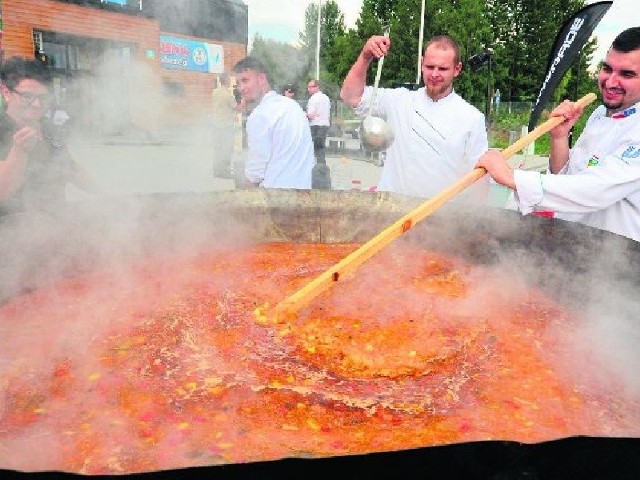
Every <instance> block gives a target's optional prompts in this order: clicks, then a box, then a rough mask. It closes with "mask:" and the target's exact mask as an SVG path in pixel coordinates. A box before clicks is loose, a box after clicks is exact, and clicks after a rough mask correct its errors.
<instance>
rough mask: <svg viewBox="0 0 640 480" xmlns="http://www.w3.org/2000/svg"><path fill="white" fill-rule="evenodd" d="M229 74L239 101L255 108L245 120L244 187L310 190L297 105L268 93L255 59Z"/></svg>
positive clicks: (309, 148) (309, 160)
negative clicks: (239, 95)
mask: <svg viewBox="0 0 640 480" xmlns="http://www.w3.org/2000/svg"><path fill="white" fill-rule="evenodd" d="M233 71H234V73H235V74H236V79H237V81H238V84H239V91H240V94H241V95H242V98H243V100H244V101H245V102H246V103H247V104H254V105H255V107H254V108H253V109H252V111H251V113H250V114H249V117H248V118H247V145H248V150H249V152H248V158H247V161H246V163H245V176H246V177H247V179H248V182H249V183H248V184H247V186H261V187H265V188H297V189H308V188H311V169H312V168H313V163H314V162H313V143H312V141H311V131H310V129H309V123H308V122H307V119H306V117H305V114H304V111H303V110H302V108H301V107H300V105H298V103H297V102H295V101H294V100H292V99H290V98H287V97H285V96H284V95H278V94H277V93H276V92H275V91H273V90H272V88H271V85H270V83H269V77H268V74H267V71H266V69H265V67H264V65H263V64H262V62H261V61H260V60H258V59H257V58H254V57H250V56H249V57H246V58H244V59H242V60H240V61H239V62H238V63H236V65H235V66H234V68H233Z"/></svg>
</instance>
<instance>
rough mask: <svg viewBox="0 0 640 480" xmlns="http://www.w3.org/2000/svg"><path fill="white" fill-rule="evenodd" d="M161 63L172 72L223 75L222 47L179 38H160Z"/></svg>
mask: <svg viewBox="0 0 640 480" xmlns="http://www.w3.org/2000/svg"><path fill="white" fill-rule="evenodd" d="M160 63H161V65H162V67H163V68H167V69H171V70H188V71H195V72H208V73H223V72H224V50H223V48H222V45H214V44H211V43H204V42H197V41H194V40H186V39H184V38H177V37H167V36H161V37H160Z"/></svg>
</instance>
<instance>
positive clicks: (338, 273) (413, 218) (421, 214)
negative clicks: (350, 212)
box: [275, 93, 596, 316]
mask: <svg viewBox="0 0 640 480" xmlns="http://www.w3.org/2000/svg"><path fill="white" fill-rule="evenodd" d="M595 99H596V95H595V94H593V93H589V94H587V95H585V96H584V97H582V98H581V99H580V100H578V101H577V102H576V103H577V104H579V105H581V106H583V107H584V106H586V105H588V104H589V103H591V102H593V101H594V100H595ZM563 121H564V118H563V117H552V118H550V119H548V120H547V121H545V122H544V123H542V124H541V125H540V126H538V127H537V128H535V129H533V130H532V131H531V132H529V133H528V134H527V135H525V136H524V137H522V138H520V139H519V140H517V141H515V142H514V143H513V144H512V145H510V146H509V147H507V148H505V149H504V150H502V152H501V153H502V155H503V156H504V158H505V160H507V159H508V158H509V157H511V156H513V155H514V154H515V153H516V152H519V151H520V150H522V149H523V148H524V147H526V146H527V145H528V144H529V143H531V142H532V141H534V140H535V139H537V138H538V137H541V136H542V135H544V134H545V133H547V132H548V131H549V130H551V129H552V128H554V127H555V126H557V125H559V124H560V123H562V122H563ZM486 173H487V171H486V170H485V169H484V168H476V169H474V170H472V171H471V172H470V173H468V174H467V175H465V176H464V177H462V178H461V179H460V180H458V181H457V182H455V183H454V184H452V185H451V186H449V187H447V188H445V189H444V190H442V191H441V192H440V193H439V194H438V195H436V196H435V197H432V198H430V199H429V200H427V201H425V202H424V203H422V204H421V205H419V206H418V207H417V208H415V209H414V210H412V211H410V212H409V213H407V214H406V215H404V216H403V217H402V218H400V219H399V220H398V221H396V222H395V223H393V224H392V225H390V226H389V227H387V228H386V229H384V230H383V231H382V232H380V233H379V234H378V235H376V236H375V237H373V238H372V239H371V240H369V241H368V242H367V243H365V244H363V245H362V246H361V247H360V248H358V249H357V250H355V251H353V252H352V253H350V254H349V255H347V256H346V257H344V258H343V259H342V260H340V261H339V262H338V263H336V264H335V265H334V266H333V267H331V268H329V269H328V270H326V271H324V272H323V273H322V274H320V275H319V276H318V277H316V278H315V279H314V280H312V281H311V282H309V283H307V284H306V285H305V286H304V287H302V288H301V289H300V290H298V291H297V292H295V293H294V294H293V295H291V296H289V297H287V298H285V299H284V300H283V301H281V302H280V303H279V304H277V305H276V307H275V311H276V316H278V315H280V314H284V315H287V314H295V312H297V311H298V310H299V309H300V308H302V307H304V306H305V305H307V304H308V303H309V302H310V301H311V300H313V299H314V298H315V297H317V296H318V295H320V294H321V293H322V292H324V291H325V290H326V289H328V288H329V287H330V286H331V285H333V284H334V283H336V282H338V281H339V280H341V278H342V277H343V276H344V275H347V274H348V273H350V272H352V271H353V270H355V269H356V268H357V267H359V266H360V265H362V264H363V263H364V262H365V261H367V260H368V259H369V258H371V257H372V256H373V255H375V254H376V253H378V252H379V251H380V250H381V249H382V248H384V247H385V246H387V245H388V244H390V243H391V242H392V241H393V240H395V239H396V238H398V237H399V236H400V235H402V234H403V233H405V232H406V231H408V230H409V229H411V228H412V227H413V226H414V225H416V224H417V223H418V222H420V221H422V220H424V219H425V218H426V217H427V216H428V215H430V214H432V213H433V212H434V211H436V210H437V209H438V208H440V207H441V206H442V205H443V204H444V203H446V202H447V201H449V200H450V199H451V198H453V197H454V196H456V195H457V194H458V193H460V192H461V191H462V190H464V189H465V188H467V187H468V186H469V185H471V184H472V183H474V182H475V181H476V180H478V179H480V178H482V177H483V176H484V175H485V174H486Z"/></svg>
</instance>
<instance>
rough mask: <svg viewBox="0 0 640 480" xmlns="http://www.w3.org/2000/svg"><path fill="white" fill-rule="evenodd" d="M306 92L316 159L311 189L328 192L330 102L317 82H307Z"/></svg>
mask: <svg viewBox="0 0 640 480" xmlns="http://www.w3.org/2000/svg"><path fill="white" fill-rule="evenodd" d="M307 92H309V101H308V102H307V118H308V119H309V126H310V127H311V138H312V139H313V152H314V155H315V157H316V165H315V167H314V171H313V188H320V189H326V190H330V189H331V177H330V173H329V168H328V167H327V166H326V165H327V161H326V156H325V152H326V150H325V143H326V141H327V132H328V131H329V125H330V123H331V122H330V118H331V101H330V100H329V97H327V96H326V95H325V94H324V93H322V91H321V90H320V82H319V81H318V80H310V81H309V83H308V84H307Z"/></svg>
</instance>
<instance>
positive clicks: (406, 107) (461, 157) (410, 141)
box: [340, 35, 488, 201]
mask: <svg viewBox="0 0 640 480" xmlns="http://www.w3.org/2000/svg"><path fill="white" fill-rule="evenodd" d="M391 43H392V42H391V39H390V38H389V37H388V36H384V35H379V36H378V35H376V36H373V37H371V38H369V40H367V42H366V43H365V45H364V46H363V48H362V51H361V52H360V55H359V56H358V58H357V59H356V61H355V63H354V64H353V65H352V67H351V70H350V71H349V73H348V74H347V76H346V78H345V80H344V82H343V85H342V90H341V92H340V97H341V99H342V101H343V102H345V103H346V104H347V105H349V106H350V107H352V108H354V110H355V111H356V113H357V114H358V115H360V116H365V115H367V114H368V113H369V112H371V114H372V115H379V116H382V117H385V118H386V121H387V122H388V124H389V126H390V127H391V130H392V131H393V133H394V136H395V141H394V142H393V143H392V144H391V146H389V148H388V150H387V155H386V160H385V164H384V167H383V169H382V173H381V176H380V182H379V184H378V190H381V191H391V192H396V193H401V194H406V195H414V196H420V197H427V198H428V197H432V196H434V195H436V194H437V193H439V192H440V191H441V190H442V189H443V188H445V187H447V186H449V185H450V184H452V183H454V182H455V181H456V180H458V179H459V178H460V177H462V176H463V175H464V174H466V173H468V172H469V171H470V170H472V169H473V167H474V166H475V164H476V161H477V160H478V158H479V157H480V155H482V154H483V153H484V152H486V151H487V149H488V141H487V132H486V126H485V119H484V115H483V114H482V112H480V111H479V110H478V109H477V108H475V107H473V106H472V105H471V104H469V103H468V102H466V101H465V100H463V99H462V98H461V97H460V96H459V95H457V94H456V93H455V91H454V89H453V82H454V80H455V78H456V77H457V76H458V75H459V74H460V72H461V71H462V62H461V61H460V48H459V46H458V44H457V43H456V42H455V41H454V40H453V39H452V38H451V37H448V36H445V35H441V36H437V37H434V38H432V39H431V40H430V41H429V42H428V43H427V45H426V47H425V49H424V54H423V58H422V78H423V81H424V84H425V86H424V87H423V88H420V89H418V90H415V91H413V90H409V89H407V88H393V89H391V88H380V89H377V91H376V87H367V86H366V76H367V70H368V69H369V65H370V64H371V62H372V61H373V60H374V59H381V58H382V57H384V56H386V55H387V54H388V53H389V51H390V47H391ZM372 98H373V101H374V103H373V104H371V100H372ZM487 182H488V180H487V181H484V182H476V183H477V184H478V185H474V187H473V188H470V189H467V192H465V195H463V196H462V197H464V198H467V199H469V198H470V197H471V198H473V200H474V201H478V200H480V201H482V200H484V199H485V198H486V197H485V196H486V193H487V191H488V183H487Z"/></svg>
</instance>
